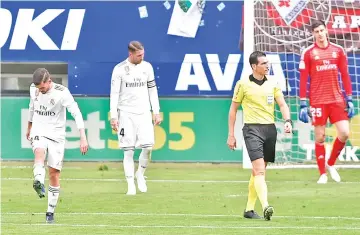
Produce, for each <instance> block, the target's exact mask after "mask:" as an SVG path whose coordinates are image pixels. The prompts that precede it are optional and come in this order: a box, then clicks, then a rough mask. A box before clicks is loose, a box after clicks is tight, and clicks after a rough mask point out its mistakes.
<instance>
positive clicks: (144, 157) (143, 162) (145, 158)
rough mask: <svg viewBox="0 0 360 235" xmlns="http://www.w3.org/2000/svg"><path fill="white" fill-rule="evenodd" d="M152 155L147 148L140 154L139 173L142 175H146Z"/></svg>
mask: <svg viewBox="0 0 360 235" xmlns="http://www.w3.org/2000/svg"><path fill="white" fill-rule="evenodd" d="M150 154H151V149H147V148H143V149H142V151H141V153H140V157H139V167H138V171H139V172H140V173H141V174H142V175H144V173H145V170H146V168H147V166H148V164H149V159H150Z"/></svg>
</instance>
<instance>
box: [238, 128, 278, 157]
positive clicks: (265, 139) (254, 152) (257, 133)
mask: <svg viewBox="0 0 360 235" xmlns="http://www.w3.org/2000/svg"><path fill="white" fill-rule="evenodd" d="M242 130H243V136H244V140H245V145H246V148H247V151H248V154H249V158H250V160H251V161H255V160H256V159H259V158H264V161H265V162H275V154H276V138H277V130H276V126H275V124H245V125H244V127H243V129H242Z"/></svg>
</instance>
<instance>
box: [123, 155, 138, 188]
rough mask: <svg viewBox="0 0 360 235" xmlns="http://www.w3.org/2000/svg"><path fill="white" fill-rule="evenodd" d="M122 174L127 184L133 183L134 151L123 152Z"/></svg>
mask: <svg viewBox="0 0 360 235" xmlns="http://www.w3.org/2000/svg"><path fill="white" fill-rule="evenodd" d="M123 164H124V173H125V177H126V181H127V182H128V183H134V170H135V167H134V150H125V151H124V161H123Z"/></svg>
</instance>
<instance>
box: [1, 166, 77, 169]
mask: <svg viewBox="0 0 360 235" xmlns="http://www.w3.org/2000/svg"><path fill="white" fill-rule="evenodd" d="M30 168H31V169H32V168H33V166H1V169H30ZM66 169H72V170H80V169H83V168H82V167H77V166H68V167H66Z"/></svg>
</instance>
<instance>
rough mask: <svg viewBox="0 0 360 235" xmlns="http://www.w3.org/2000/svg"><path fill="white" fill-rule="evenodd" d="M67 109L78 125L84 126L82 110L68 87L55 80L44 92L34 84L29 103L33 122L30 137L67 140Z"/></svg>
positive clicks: (31, 88)
mask: <svg viewBox="0 0 360 235" xmlns="http://www.w3.org/2000/svg"><path fill="white" fill-rule="evenodd" d="M66 109H68V111H69V112H70V113H71V115H72V116H73V117H74V119H75V121H76V124H77V127H78V128H79V129H80V128H84V121H83V118H82V115H81V112H80V110H79V108H78V105H77V103H76V102H75V100H74V98H73V96H72V95H71V93H70V91H69V89H68V88H66V87H65V86H63V85H60V84H56V83H54V82H53V83H52V87H51V88H50V90H49V91H48V92H47V93H45V94H42V93H41V92H40V91H39V90H38V89H37V88H36V87H35V85H34V84H32V85H31V87H30V104H29V111H30V117H29V121H30V122H32V127H31V132H30V137H34V136H43V137H46V138H49V139H52V140H54V141H63V140H65V133H66V129H65V128H66Z"/></svg>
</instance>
